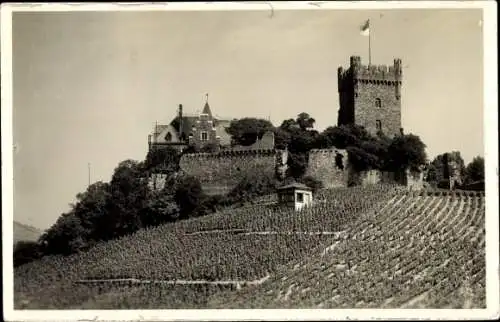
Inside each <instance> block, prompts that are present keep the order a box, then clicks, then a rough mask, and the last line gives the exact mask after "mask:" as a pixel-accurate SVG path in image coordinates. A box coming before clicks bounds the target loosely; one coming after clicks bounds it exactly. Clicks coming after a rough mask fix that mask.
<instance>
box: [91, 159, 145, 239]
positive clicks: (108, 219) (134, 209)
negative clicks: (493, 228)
mask: <svg viewBox="0 0 500 322" xmlns="http://www.w3.org/2000/svg"><path fill="white" fill-rule="evenodd" d="M144 168H145V167H144V165H143V164H142V163H140V162H137V161H134V160H125V161H122V162H121V163H120V164H119V165H118V167H116V169H115V171H114V173H113V176H112V178H111V182H110V198H109V199H108V202H107V205H106V209H107V216H105V217H104V218H102V221H100V223H99V226H100V230H101V232H102V233H103V234H104V235H105V236H104V237H105V239H110V238H114V237H118V236H122V235H125V234H129V233H132V232H135V231H137V230H138V229H139V228H141V226H142V225H141V218H140V216H139V211H140V210H141V209H142V208H143V207H144V204H145V201H146V200H147V199H146V198H147V191H148V187H147V177H146V175H145V172H144Z"/></svg>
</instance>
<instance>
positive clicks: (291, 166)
mask: <svg viewBox="0 0 500 322" xmlns="http://www.w3.org/2000/svg"><path fill="white" fill-rule="evenodd" d="M314 123H315V120H314V119H313V118H312V117H311V116H310V115H309V114H307V113H300V114H299V115H298V116H297V118H296V119H288V120H284V121H283V122H282V123H281V126H280V127H279V128H278V129H276V133H277V134H278V135H277V139H276V141H277V142H279V144H280V146H286V147H287V148H288V152H289V154H288V175H289V176H292V177H294V178H299V177H301V176H302V175H304V173H305V170H306V169H307V163H308V152H309V151H310V150H311V149H313V148H315V147H317V142H318V138H319V133H318V131H316V130H314V129H313V126H314Z"/></svg>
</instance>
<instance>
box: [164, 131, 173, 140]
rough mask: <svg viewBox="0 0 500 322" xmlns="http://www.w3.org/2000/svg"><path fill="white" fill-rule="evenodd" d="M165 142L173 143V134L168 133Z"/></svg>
mask: <svg viewBox="0 0 500 322" xmlns="http://www.w3.org/2000/svg"><path fill="white" fill-rule="evenodd" d="M165 141H167V142H170V141H172V134H171V133H170V132H168V133H167V135H165Z"/></svg>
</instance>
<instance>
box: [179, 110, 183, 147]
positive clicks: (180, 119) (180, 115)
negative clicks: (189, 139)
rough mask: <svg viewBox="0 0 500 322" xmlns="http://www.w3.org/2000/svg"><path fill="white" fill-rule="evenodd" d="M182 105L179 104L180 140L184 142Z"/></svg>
mask: <svg viewBox="0 0 500 322" xmlns="http://www.w3.org/2000/svg"><path fill="white" fill-rule="evenodd" d="M182 133H183V132H182V104H179V138H181V140H182V137H183V135H182Z"/></svg>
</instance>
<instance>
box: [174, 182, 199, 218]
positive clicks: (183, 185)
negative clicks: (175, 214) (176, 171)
mask: <svg viewBox="0 0 500 322" xmlns="http://www.w3.org/2000/svg"><path fill="white" fill-rule="evenodd" d="M202 199H203V190H202V187H201V184H200V182H199V181H198V179H196V178H195V177H192V176H188V175H184V176H182V177H179V180H178V182H177V184H176V187H175V193H174V200H175V202H176V204H177V206H178V207H179V212H180V216H181V217H183V218H186V217H189V216H190V215H191V214H192V213H193V212H194V211H195V209H196V208H197V207H199V206H200V204H201V201H202Z"/></svg>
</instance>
